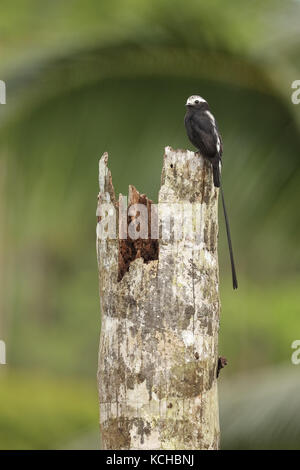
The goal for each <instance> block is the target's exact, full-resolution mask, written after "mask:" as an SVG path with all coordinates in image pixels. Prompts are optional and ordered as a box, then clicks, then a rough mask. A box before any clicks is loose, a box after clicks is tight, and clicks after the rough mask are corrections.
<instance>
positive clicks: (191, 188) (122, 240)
mask: <svg viewBox="0 0 300 470" xmlns="http://www.w3.org/2000/svg"><path fill="white" fill-rule="evenodd" d="M187 163H188V164H187ZM107 164H108V153H107V152H105V153H104V154H103V156H102V157H101V159H100V162H99V187H100V192H99V196H98V204H99V205H100V204H104V203H112V204H113V206H114V208H115V210H116V216H117V217H116V221H117V227H118V233H117V240H118V281H121V280H122V278H123V276H124V274H125V273H126V272H128V270H129V267H130V264H131V263H132V262H133V261H134V260H136V259H138V258H142V259H143V260H144V262H145V263H149V262H150V261H154V260H158V258H159V241H158V239H157V238H159V237H158V236H157V238H156V239H153V237H151V224H152V229H153V227H154V226H155V227H156V230H158V225H157V224H158V221H157V216H158V213H157V209H156V207H152V206H153V205H154V203H153V201H152V200H151V199H149V198H148V197H147V196H146V195H145V194H141V193H139V191H138V190H137V189H136V188H135V187H134V186H133V185H129V193H128V202H127V197H126V196H123V195H122V194H119V198H118V201H117V200H116V196H115V191H114V187H113V183H112V176H111V172H110V170H109V168H108V165H107ZM211 179H212V172H211V168H210V165H209V164H208V162H206V160H205V159H204V158H203V157H202V156H201V155H199V154H198V153H194V152H192V151H189V150H181V149H179V150H173V149H172V148H171V147H166V148H165V153H164V161H163V169H162V175H161V188H160V191H159V198H158V200H159V203H184V202H187V203H193V202H199V203H200V204H202V203H203V202H204V203H207V204H208V203H209V201H210V200H211V199H215V198H216V197H217V191H216V190H215V188H214V187H213V186H212V185H211V184H209V183H210V180H211ZM134 204H143V205H145V206H146V207H147V211H148V237H146V238H138V239H137V240H134V239H132V238H131V237H130V235H129V234H128V233H127V228H128V225H129V224H130V222H132V221H134V219H135V216H134V215H132V216H130V215H127V216H126V219H124V217H121V212H122V210H123V211H125V212H126V213H127V209H128V207H130V206H131V205H134ZM100 219H101V217H98V221H99V220H100ZM124 220H126V223H124ZM155 224H156V225H155ZM122 234H123V235H122Z"/></svg>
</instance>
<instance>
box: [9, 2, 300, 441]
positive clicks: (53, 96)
mask: <svg viewBox="0 0 300 470" xmlns="http://www.w3.org/2000/svg"><path fill="white" fill-rule="evenodd" d="M299 14H300V4H299V3H298V2H296V1H289V0H288V1H285V2H281V1H277V0H259V1H258V0H255V1H252V2H240V1H238V0H232V1H231V2H228V3H226V6H225V4H224V2H222V1H221V0H211V1H210V2H204V1H199V0H197V1H196V0H191V1H189V2H188V3H187V2H183V1H176V0H175V1H174V0H172V1H171V0H159V1H158V0H153V1H152V2H149V1H146V0H139V1H137V0H129V1H124V0H123V1H120V0H113V1H110V2H104V1H97V0H88V1H79V0H77V1H75V0H70V1H68V2H58V1H47V0H39V1H37V0H17V1H15V2H9V1H7V0H3V1H2V4H1V15H0V52H1V61H0V74H1V75H0V79H2V80H5V81H6V84H7V104H6V105H5V106H4V105H1V106H0V339H4V340H5V341H6V344H7V359H8V365H7V366H0V367H1V370H0V372H1V374H0V448H53V447H64V446H71V447H74V445H75V444H71V441H73V439H74V440H75V439H76V445H77V446H84V447H89V446H95V445H97V444H95V442H97V439H95V438H94V437H93V436H94V435H97V422H98V407H97V394H96V382H95V375H96V368H97V348H98V337H99V330H100V311H99V301H98V285H97V283H98V281H97V267H96V256H95V209H96V197H97V191H98V187H97V165H98V159H99V157H100V156H101V154H102V153H103V152H104V151H108V152H109V155H110V160H109V165H110V168H111V170H112V174H113V181H114V185H115V189H116V191H117V192H123V193H126V192H127V188H128V184H134V185H135V186H137V188H138V189H139V190H141V191H142V192H145V193H146V194H147V195H148V196H150V197H151V198H152V199H154V200H156V199H157V192H158V188H159V183H160V172H161V165H162V155H163V149H164V147H165V146H166V145H171V146H172V147H174V148H177V147H180V148H184V147H187V148H191V144H190V143H189V142H188V141H187V138H186V136H185V131H184V127H183V116H184V113H185V109H184V103H185V100H186V97H187V96H189V95H191V94H194V93H199V94H201V95H202V96H205V97H206V99H207V100H208V101H209V103H210V106H211V109H212V111H213V112H214V114H215V115H216V116H217V120H218V122H219V127H220V130H221V132H222V136H223V140H224V149H225V151H224V169H223V180H224V189H225V192H226V199H227V204H228V207H229V212H230V219H231V225H232V233H233V239H234V246H235V251H236V258H237V265H238V274H239V278H240V288H239V290H238V291H237V292H233V291H232V290H231V285H230V272H229V262H228V254H227V247H226V240H225V233H224V227H223V222H222V220H221V222H220V223H221V226H220V242H219V247H220V248H219V252H220V269H221V299H222V319H221V332H220V342H221V344H220V353H222V354H223V355H225V356H226V357H227V358H228V359H229V364H230V365H229V366H228V367H227V369H226V370H225V371H224V372H223V373H222V375H223V377H222V378H221V381H220V401H221V418H222V435H223V446H224V447H226V448H261V447H262V446H263V447H265V448H268V447H272V448H280V447H285V448H287V447H289V448H298V447H299V438H300V425H299V424H298V419H297V416H298V415H297V411H299V407H300V405H299V403H300V399H299V398H295V390H296V389H297V386H298V389H299V385H300V380H299V373H300V368H297V367H296V366H292V365H291V364H290V356H291V352H292V350H291V343H292V341H293V340H294V339H298V338H299V337H300V311H299V310H300V309H299V279H300V274H299V267H300V250H299V236H300V222H299V216H298V214H299V183H300V165H299V127H300V106H296V105H293V104H292V102H291V98H290V96H291V92H292V89H291V83H292V82H293V81H294V80H296V79H299V78H300V76H299V75H300V70H299V67H300V60H299V51H300V39H299V33H298V29H299V26H298V25H299ZM277 364H280V368H279V369H278V367H279V366H278V365H277ZM273 367H274V368H275V369H274V370H276V371H277V370H280V374H279V373H275V372H274V373H273V372H268V373H267V372H266V373H265V374H264V373H261V372H260V370H261V369H263V368H264V369H263V370H268V371H270V370H273ZM282 368H283V369H282ZM257 370H258V372H256V371H257ZM283 370H284V372H282V371H283ZM245 371H246V372H247V371H249V373H250V371H251V380H248V382H247V386H246V388H245V389H244V388H241V387H239V386H238V385H236V383H237V382H238V383H240V380H242V379H238V378H237V377H238V376H239V374H243V375H241V377H244V374H245ZM281 375H282V376H284V378H285V379H284V383H283V385H282V383H281V382H282V381H281V379H280V376H281ZM278 382H280V384H281V385H280V387H279V386H278ZM260 390H262V391H261V392H260ZM223 391H224V393H223ZM228 391H229V392H228ZM298 395H299V394H298ZM249 397H252V399H251V400H250V398H249ZM242 398H243V399H244V401H243V399H242ZM270 403H272V404H273V407H271V405H270ZM250 404H251V410H252V413H251V411H250V408H249V407H250ZM291 404H293V406H292V405H291ZM253 409H259V410H260V413H259V418H258V417H257V419H256V420H255V419H254V418H253V416H254V417H255V416H257V414H255V413H254V414H253ZM262 410H269V411H268V412H265V413H264V412H263V411H262ZM239 416H240V417H242V418H243V419H242V418H240V419H238V417H239ZM278 416H279V417H280V419H279V418H278ZM250 422H251V426H250ZM85 435H87V436H92V437H91V439H90V440H89V439H83V440H80V436H85ZM286 436H289V440H288V442H287V439H286ZM77 438H78V439H79V440H77Z"/></svg>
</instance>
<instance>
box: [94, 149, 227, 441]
mask: <svg viewBox="0 0 300 470" xmlns="http://www.w3.org/2000/svg"><path fill="white" fill-rule="evenodd" d="M107 160H108V155H107V154H104V155H103V156H102V158H101V160H100V167H99V170H100V171H99V184H100V193H99V197H98V214H99V213H100V212H99V210H100V209H101V205H103V204H105V203H107V202H112V203H113V204H114V207H115V209H116V218H117V220H119V218H118V214H119V210H121V209H120V208H121V206H122V204H123V202H124V201H123V196H120V198H119V201H118V202H117V201H116V198H115V194H114V189H113V185H112V178H111V174H110V171H109V169H108V167H107ZM137 200H138V201H140V202H141V201H143V203H144V204H145V205H147V207H148V211H150V208H151V201H149V200H148V199H147V198H146V196H144V195H140V194H139V193H138V192H137V191H136V190H135V188H133V187H130V191H129V201H128V205H130V204H131V203H132V202H135V201H137ZM217 200H218V190H217V189H216V188H214V186H213V182H212V170H211V167H210V165H209V163H207V162H206V161H204V159H203V158H202V157H201V156H199V155H198V154H195V153H194V152H190V151H188V150H173V149H171V148H170V147H167V148H166V149H165V155H164V160H163V170H162V178H161V188H160V191H159V204H158V213H159V216H160V219H162V220H164V218H168V217H170V214H172V216H173V221H172V223H171V229H170V232H171V230H172V228H174V226H175V225H176V224H178V226H179V227H181V228H183V229H184V230H183V232H185V230H186V228H187V227H188V226H189V225H190V224H192V226H193V227H194V228H195V227H196V228H197V234H198V240H194V239H193V237H191V236H190V234H189V233H188V231H187V233H183V236H182V237H181V238H180V239H177V237H174V236H173V235H172V233H170V238H169V239H168V240H166V239H165V238H164V239H163V238H162V237H161V238H159V240H158V241H157V246H156V247H155V245H153V244H152V245H151V243H152V242H151V241H149V240H144V241H140V243H142V244H140V245H139V246H138V245H137V246H135V247H134V246H133V245H134V244H132V242H131V241H128V245H127V246H126V242H127V241H126V240H119V239H118V238H116V239H108V238H107V239H106V240H104V239H103V237H101V236H99V234H98V236H97V257H98V267H99V282H100V299H101V312H102V328H101V337H100V350H99V369H98V385H99V397H100V423H101V434H102V447H103V448H104V449H115V450H117V449H153V450H156V449H159V450H161V449H168V450H169V449H176V450H178V449H217V448H218V446H219V410H218V396H217V378H216V376H217V366H218V330H219V310H220V302H219V293H218V257H217V238H218V222H217V220H218V219H217ZM187 214H189V215H190V216H189V217H188V216H187ZM112 217H114V215H112ZM122 223H123V222H121V219H120V225H122ZM123 225H124V223H123ZM121 228H122V227H121ZM123 229H124V227H123ZM125 229H126V227H125ZM135 243H136V242H135ZM147 244H148V245H147ZM149 245H151V246H150V248H149ZM147 247H148V248H147ZM127 248H128V249H127ZM130 250H131V251H130ZM149 250H152V252H151V254H149V253H150V251H149ZM148 255H149V256H148ZM147 256H148V258H147ZM124 257H125V258H124ZM124 259H125V261H126V263H125V264H126V266H125V264H124ZM122 263H123V264H122ZM124 266H125V267H124ZM120 269H121V270H123V271H122V275H120Z"/></svg>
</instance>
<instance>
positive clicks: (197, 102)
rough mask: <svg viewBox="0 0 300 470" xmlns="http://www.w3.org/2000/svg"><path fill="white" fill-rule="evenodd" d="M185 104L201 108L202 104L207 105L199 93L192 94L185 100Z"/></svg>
mask: <svg viewBox="0 0 300 470" xmlns="http://www.w3.org/2000/svg"><path fill="white" fill-rule="evenodd" d="M185 105H186V106H192V107H193V108H202V106H203V105H206V106H208V104H207V101H206V100H205V99H204V98H202V97H201V96H199V95H192V96H190V97H189V98H188V99H187V100H186V104H185Z"/></svg>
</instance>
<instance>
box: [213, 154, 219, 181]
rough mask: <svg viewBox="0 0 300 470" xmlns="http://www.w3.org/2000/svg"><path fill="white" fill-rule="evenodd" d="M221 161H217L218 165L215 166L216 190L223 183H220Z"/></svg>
mask: <svg viewBox="0 0 300 470" xmlns="http://www.w3.org/2000/svg"><path fill="white" fill-rule="evenodd" d="M219 162H220V160H219V159H218V160H217V164H213V178H214V185H215V187H216V188H219V187H220V186H221V181H220V167H219V165H220V163H219Z"/></svg>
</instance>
